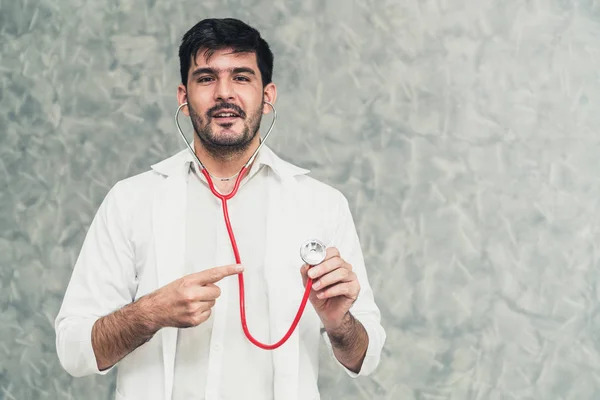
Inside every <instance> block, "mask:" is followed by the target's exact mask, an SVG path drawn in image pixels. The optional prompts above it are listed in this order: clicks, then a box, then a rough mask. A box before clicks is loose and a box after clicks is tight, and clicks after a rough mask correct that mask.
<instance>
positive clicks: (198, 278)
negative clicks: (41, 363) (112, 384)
mask: <svg viewBox="0 0 600 400" xmlns="http://www.w3.org/2000/svg"><path fill="white" fill-rule="evenodd" d="M122 190H123V189H122V186H121V185H119V184H117V185H116V186H115V187H113V188H112V189H111V191H110V192H109V193H108V195H107V196H106V198H105V199H104V201H103V202H102V204H101V205H100V208H99V209H98V212H97V213H96V216H95V217H94V220H93V221H92V224H91V226H90V229H89V230H88V233H87V235H86V238H85V240H84V243H83V246H82V249H81V252H80V254H79V257H78V259H77V262H76V264H75V268H74V269H73V274H72V276H71V280H70V282H69V285H68V287H67V291H66V293H65V296H64V299H63V303H62V306H61V309H60V311H59V313H58V316H57V317H56V321H55V330H56V350H57V354H58V358H59V361H60V363H61V365H62V366H63V368H64V369H65V370H66V371H67V372H68V373H69V374H71V375H72V376H75V377H80V376H85V375H91V374H101V375H104V374H106V373H108V372H109V371H110V370H111V369H112V367H113V366H114V365H115V364H116V362H118V361H119V360H120V359H122V358H123V357H124V356H125V355H127V354H128V353H130V352H131V351H133V350H134V349H136V348H137V347H138V346H140V345H142V344H143V343H145V342H146V341H148V340H150V338H152V336H153V335H154V334H155V333H156V332H157V331H158V330H159V329H160V328H162V327H164V326H178V327H180V326H181V327H185V326H195V325H198V324H200V323H202V322H203V321H204V320H206V319H207V318H208V317H209V316H210V308H211V307H212V306H213V305H214V302H215V299H216V298H217V297H218V296H219V294H220V291H219V288H218V287H217V286H216V285H214V284H213V282H216V281H217V280H219V279H221V278H222V277H223V276H225V275H231V274H234V273H237V272H239V270H238V269H236V267H235V266H225V267H217V268H213V269H210V270H205V271H202V272H200V273H197V274H191V275H188V276H186V277H183V278H181V279H179V280H176V281H174V282H171V283H170V284H169V285H167V286H164V287H163V288H161V289H158V290H156V291H155V292H153V293H150V294H148V295H147V296H144V297H142V298H140V299H138V300H137V301H136V302H133V299H134V298H135V294H136V292H137V276H136V271H135V256H134V250H133V246H132V244H131V242H130V239H129V238H130V236H131V235H130V230H131V229H132V227H131V223H130V222H129V221H128V219H127V217H128V216H131V214H132V212H131V211H130V209H131V208H132V207H131V201H130V200H129V199H130V198H131V196H130V195H128V194H127V193H123V192H122ZM224 274H225V275H224Z"/></svg>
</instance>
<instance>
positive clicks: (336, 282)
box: [300, 247, 360, 332]
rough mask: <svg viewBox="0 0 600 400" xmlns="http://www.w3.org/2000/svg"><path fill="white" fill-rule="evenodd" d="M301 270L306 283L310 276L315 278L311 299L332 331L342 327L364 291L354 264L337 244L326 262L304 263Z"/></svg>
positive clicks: (324, 322) (327, 254) (322, 320)
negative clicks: (310, 265) (347, 260)
mask: <svg viewBox="0 0 600 400" xmlns="http://www.w3.org/2000/svg"><path fill="white" fill-rule="evenodd" d="M300 273H301V274H302V280H303V282H304V286H306V282H307V280H308V277H310V278H312V279H313V286H312V288H313V289H312V290H311V293H310V297H309V300H310V302H311V303H312V305H313V307H314V308H315V311H316V312H317V314H318V315H319V318H321V322H323V326H324V327H325V329H326V330H327V331H328V332H329V331H332V330H336V329H337V328H339V327H340V326H341V325H342V323H343V322H344V320H345V318H347V316H348V315H347V314H348V311H349V310H350V307H351V306H352V304H353V303H354V301H356V298H357V297H358V293H359V292H360V284H359V282H358V278H357V276H356V274H355V273H354V272H353V271H352V265H350V264H348V263H347V262H346V261H344V259H343V258H341V257H340V252H339V251H338V250H337V249H336V248H335V247H329V248H328V249H327V253H326V256H325V260H324V261H323V262H322V263H320V264H317V265H315V266H313V267H309V266H308V265H307V264H304V265H302V268H301V269H300ZM307 274H308V277H307Z"/></svg>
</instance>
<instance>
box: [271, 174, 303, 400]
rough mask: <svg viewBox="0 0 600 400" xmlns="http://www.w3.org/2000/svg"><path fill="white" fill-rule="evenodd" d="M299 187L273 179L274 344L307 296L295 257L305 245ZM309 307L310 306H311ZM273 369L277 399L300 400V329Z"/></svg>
mask: <svg viewBox="0 0 600 400" xmlns="http://www.w3.org/2000/svg"><path fill="white" fill-rule="evenodd" d="M295 186H296V185H295V182H294V180H293V179H283V180H282V181H279V180H277V179H275V178H273V177H271V179H269V196H268V204H267V205H266V207H268V208H267V209H268V210H269V213H268V218H267V238H266V242H265V246H266V247H265V274H266V276H265V280H266V284H267V293H268V297H269V319H270V334H271V342H272V343H275V342H276V341H279V340H280V339H281V338H282V337H283V336H284V335H285V334H286V333H287V331H288V329H289V327H290V325H291V323H292V321H293V318H294V316H295V315H296V312H297V310H298V306H299V304H300V301H301V296H302V293H303V287H302V278H301V276H300V266H301V265H302V263H301V261H300V262H296V261H295V258H294V255H297V254H298V249H299V247H300V244H301V243H300V242H299V241H300V240H301V239H300V238H299V232H297V231H296V229H295V227H298V226H299V225H300V224H299V223H298V221H296V218H297V216H298V213H297V212H296V211H297V210H295V207H294V204H295V203H294V194H293V193H294V192H293V191H294V189H295ZM298 260H299V257H298ZM307 307H310V304H308V305H307ZM273 367H274V377H273V380H274V398H275V400H281V399H285V400H297V396H298V372H299V371H298V367H299V335H298V328H296V330H295V331H294V333H293V334H292V335H291V336H290V338H289V340H288V341H287V342H286V343H284V344H283V345H282V346H280V347H279V348H278V349H275V350H273Z"/></svg>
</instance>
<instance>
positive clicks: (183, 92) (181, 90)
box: [177, 83, 190, 117]
mask: <svg viewBox="0 0 600 400" xmlns="http://www.w3.org/2000/svg"><path fill="white" fill-rule="evenodd" d="M177 101H178V102H179V105H182V104H183V103H187V101H188V98H187V89H186V87H185V86H183V83H181V84H179V86H177ZM181 111H183V113H184V114H185V115H186V116H187V117H189V116H190V111H189V108H187V107H183V110H181Z"/></svg>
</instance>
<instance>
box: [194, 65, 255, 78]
mask: <svg viewBox="0 0 600 400" xmlns="http://www.w3.org/2000/svg"><path fill="white" fill-rule="evenodd" d="M221 72H229V73H232V74H244V73H245V74H250V75H256V73H255V72H254V70H253V69H252V68H248V67H235V68H228V69H217V68H198V69H197V70H195V71H194V72H192V77H194V76H198V75H203V74H210V75H219V74H220V73H221Z"/></svg>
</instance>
